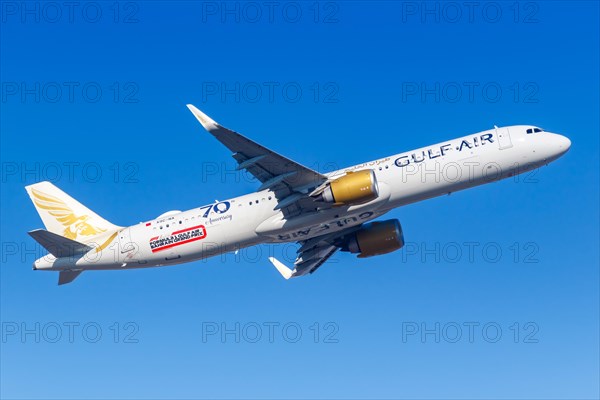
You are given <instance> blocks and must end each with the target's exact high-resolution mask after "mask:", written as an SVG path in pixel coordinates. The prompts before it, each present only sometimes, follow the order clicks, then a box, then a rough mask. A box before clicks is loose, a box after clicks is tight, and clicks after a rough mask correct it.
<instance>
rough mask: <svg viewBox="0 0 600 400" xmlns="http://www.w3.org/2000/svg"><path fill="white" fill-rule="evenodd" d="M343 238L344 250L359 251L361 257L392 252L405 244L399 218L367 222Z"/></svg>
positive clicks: (354, 252)
mask: <svg viewBox="0 0 600 400" xmlns="http://www.w3.org/2000/svg"><path fill="white" fill-rule="evenodd" d="M343 240H344V243H343V244H342V246H341V248H342V251H348V252H350V253H353V254H356V253H358V257H360V258H364V257H371V256H378V255H380V254H386V253H391V252H392V251H395V250H398V249H400V248H401V247H402V246H404V235H403V234H402V227H401V226H400V221H398V220H397V219H391V220H388V221H382V222H371V223H368V224H365V225H363V227H362V228H361V229H360V230H358V231H356V232H352V233H351V234H350V235H349V236H346V237H344V239H343Z"/></svg>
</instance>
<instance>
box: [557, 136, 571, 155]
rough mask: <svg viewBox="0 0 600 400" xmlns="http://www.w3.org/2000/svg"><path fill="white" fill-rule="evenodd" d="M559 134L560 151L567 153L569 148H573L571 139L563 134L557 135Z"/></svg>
mask: <svg viewBox="0 0 600 400" xmlns="http://www.w3.org/2000/svg"><path fill="white" fill-rule="evenodd" d="M556 136H557V142H558V143H557V144H558V151H559V152H560V154H561V155H563V154H565V153H566V152H567V151H569V149H570V148H571V140H570V139H569V138H568V137H566V136H563V135H556Z"/></svg>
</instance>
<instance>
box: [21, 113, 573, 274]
mask: <svg viewBox="0 0 600 400" xmlns="http://www.w3.org/2000/svg"><path fill="white" fill-rule="evenodd" d="M187 107H188V108H189V109H190V111H191V112H192V114H193V115H194V116H195V117H196V119H197V120H198V121H199V122H200V124H201V125H202V126H203V127H204V128H205V129H206V130H207V131H208V132H209V133H210V134H212V135H213V136H214V137H215V138H216V139H217V140H218V141H220V142H221V143H222V144H223V145H225V147H227V148H228V149H229V150H230V151H231V152H233V158H234V159H235V160H236V161H237V164H238V166H237V168H238V169H239V170H246V171H248V172H249V173H250V174H252V175H253V176H254V177H255V178H256V179H257V180H258V181H259V182H260V186H259V187H258V189H257V190H256V192H254V193H250V194H246V195H243V196H239V197H235V198H232V199H228V200H224V201H215V202H214V203H211V204H207V205H204V206H202V207H198V208H194V209H192V210H189V211H177V210H173V211H168V212H166V213H164V214H162V215H160V216H158V217H156V218H154V219H150V220H147V221H144V222H140V223H139V224H137V225H132V226H129V227H121V226H117V225H114V224H112V223H110V222H108V221H107V220H105V219H103V218H102V217H100V216H99V215H98V214H96V213H94V212H93V211H91V210H90V209H88V208H86V207H85V206H84V205H82V204H81V203H79V202H78V201H77V200H75V199H73V198H72V197H70V196H69V195H67V194H66V193H64V192H63V191H61V190H60V189H59V188H57V187H56V186H54V185H53V184H52V183H50V182H39V183H36V184H33V185H29V186H26V188H25V189H26V190H27V193H28V194H29V196H30V198H31V200H32V201H33V203H34V205H35V207H36V209H37V211H38V213H39V215H40V217H41V219H42V222H43V223H44V225H45V227H46V229H45V230H44V229H36V230H33V231H30V232H28V233H29V235H31V237H32V238H33V239H35V240H36V241H37V242H38V243H39V244H40V245H41V246H42V247H44V248H45V249H46V250H47V251H48V252H49V254H47V255H46V256H44V257H42V258H40V259H38V260H36V261H35V262H34V263H33V269H34V270H39V271H58V272H59V280H58V284H59V285H63V284H67V283H70V282H72V281H73V280H74V279H76V278H77V277H78V276H79V275H80V274H81V273H82V272H83V271H97V270H120V269H132V268H146V267H159V266H169V265H175V264H180V263H185V262H190V261H194V260H200V259H205V258H208V257H212V256H216V255H219V254H223V253H226V252H234V251H238V250H240V249H242V248H245V247H248V246H254V245H257V244H261V243H287V242H297V243H298V245H299V248H298V250H297V258H296V260H295V262H294V265H293V267H292V268H289V267H288V266H286V265H285V264H284V263H282V262H281V261H279V260H277V259H275V258H274V257H269V261H270V262H271V263H272V264H273V266H274V267H275V268H276V269H277V271H278V272H279V273H280V274H281V275H282V276H283V277H284V278H285V279H289V278H293V277H300V276H304V275H308V274H312V273H313V272H315V271H316V270H317V269H318V268H319V267H321V265H323V264H324V263H325V262H326V261H327V259H328V258H329V257H331V256H332V255H333V254H334V253H335V252H336V251H338V250H341V251H345V252H349V253H351V254H357V256H358V257H359V258H363V257H371V256H377V255H381V254H386V253H390V252H392V251H395V250H398V249H400V248H402V246H403V245H404V236H403V232H402V227H401V225H400V222H399V221H398V220H397V219H390V220H386V221H375V219H377V218H379V217H381V216H382V215H384V214H386V213H387V212H388V211H390V210H392V209H394V208H397V207H401V206H404V205H407V204H410V203H415V202H418V201H422V200H426V199H430V198H433V197H436V196H441V195H446V194H450V193H453V192H456V191H459V190H464V189H467V188H471V187H474V186H478V185H482V184H486V183H490V182H494V181H498V180H500V179H504V178H508V177H511V176H514V175H517V174H521V173H524V172H527V171H531V170H533V169H536V168H539V167H541V166H544V165H547V164H548V163H550V162H552V161H554V160H556V159H558V158H559V157H561V156H562V155H563V154H565V153H566V152H567V151H568V150H569V148H570V146H571V141H570V140H569V139H568V138H567V137H565V136H562V135H559V134H555V133H551V132H547V131H544V130H543V129H541V128H539V127H537V126H531V125H514V126H507V127H497V126H494V128H493V129H489V130H485V131H482V132H478V133H474V134H470V135H467V136H463V137H459V138H457V139H453V140H447V141H445V142H441V143H438V144H434V145H431V146H427V147H423V148H419V149H416V150H412V151H408V152H404V153H399V154H395V155H391V156H389V157H385V158H381V159H378V160H374V161H369V162H365V163H362V164H359V165H354V166H350V167H347V168H343V169H340V170H337V171H333V172H330V173H319V172H317V171H315V170H313V169H310V168H307V167H305V166H303V165H301V164H299V163H297V162H295V161H292V160H290V159H288V158H286V157H284V156H282V155H280V154H277V153H276V152H274V151H272V150H269V149H267V148H266V147H264V146H262V145H260V144H258V143H256V142H254V141H252V140H250V139H248V138H246V137H245V136H242V135H241V134H239V133H237V132H234V131H232V130H230V129H227V128H225V127H223V126H221V125H220V124H218V123H217V122H215V121H214V120H213V119H211V118H210V117H209V116H207V115H206V114H204V113H203V112H202V111H200V110H199V109H197V108H196V107H194V106H193V105H191V104H188V105H187Z"/></svg>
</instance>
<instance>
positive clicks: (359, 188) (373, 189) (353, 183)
mask: <svg viewBox="0 0 600 400" xmlns="http://www.w3.org/2000/svg"><path fill="white" fill-rule="evenodd" d="M377 196H379V189H378V187H377V178H375V172H374V171H373V170H372V169H365V170H362V171H357V172H348V173H347V174H346V175H344V176H342V177H340V178H337V179H334V180H333V181H331V182H329V184H328V185H327V187H325V189H324V190H323V192H322V193H321V194H320V195H319V200H322V201H325V202H327V203H334V204H336V205H343V204H346V205H353V204H362V203H366V202H369V201H371V200H373V199H375V198H377Z"/></svg>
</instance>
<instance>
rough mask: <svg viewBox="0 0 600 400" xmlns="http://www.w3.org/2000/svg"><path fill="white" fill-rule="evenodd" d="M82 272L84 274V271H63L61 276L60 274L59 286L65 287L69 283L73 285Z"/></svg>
mask: <svg viewBox="0 0 600 400" xmlns="http://www.w3.org/2000/svg"><path fill="white" fill-rule="evenodd" d="M82 272H83V271H82V270H79V271H61V272H60V274H58V284H59V285H65V284H67V283H71V282H73V281H74V280H75V278H77V277H78V276H79V274H81V273H82Z"/></svg>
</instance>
